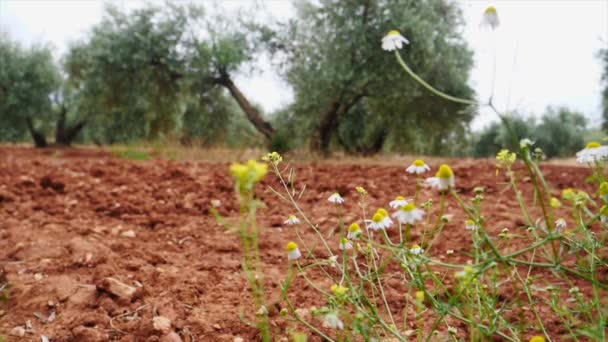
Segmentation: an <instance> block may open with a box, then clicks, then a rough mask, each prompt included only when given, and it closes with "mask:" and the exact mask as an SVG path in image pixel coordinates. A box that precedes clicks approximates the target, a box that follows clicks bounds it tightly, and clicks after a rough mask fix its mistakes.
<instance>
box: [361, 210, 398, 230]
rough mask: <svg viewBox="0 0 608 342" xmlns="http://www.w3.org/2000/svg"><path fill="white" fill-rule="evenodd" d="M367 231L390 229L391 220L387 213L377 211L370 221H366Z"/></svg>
mask: <svg viewBox="0 0 608 342" xmlns="http://www.w3.org/2000/svg"><path fill="white" fill-rule="evenodd" d="M366 223H367V226H368V228H369V229H373V230H382V229H386V228H388V227H390V226H391V225H392V224H393V220H391V218H390V217H389V216H388V212H386V210H384V209H378V210H377V211H376V213H375V214H374V216H372V219H371V220H366Z"/></svg>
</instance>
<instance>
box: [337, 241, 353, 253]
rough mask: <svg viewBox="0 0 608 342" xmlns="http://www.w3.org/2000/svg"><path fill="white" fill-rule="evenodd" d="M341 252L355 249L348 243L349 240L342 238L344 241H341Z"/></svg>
mask: <svg viewBox="0 0 608 342" xmlns="http://www.w3.org/2000/svg"><path fill="white" fill-rule="evenodd" d="M339 247H340V250H349V249H353V244H352V243H351V242H350V241H348V239H347V238H342V240H340V246H339Z"/></svg>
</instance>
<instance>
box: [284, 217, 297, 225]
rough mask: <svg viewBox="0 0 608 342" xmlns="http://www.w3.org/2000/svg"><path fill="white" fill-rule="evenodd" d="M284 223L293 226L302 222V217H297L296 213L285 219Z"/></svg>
mask: <svg viewBox="0 0 608 342" xmlns="http://www.w3.org/2000/svg"><path fill="white" fill-rule="evenodd" d="M283 223H284V224H287V225H290V226H292V225H294V224H298V223H300V219H299V218H297V217H296V215H289V217H288V218H287V220H285V222H283Z"/></svg>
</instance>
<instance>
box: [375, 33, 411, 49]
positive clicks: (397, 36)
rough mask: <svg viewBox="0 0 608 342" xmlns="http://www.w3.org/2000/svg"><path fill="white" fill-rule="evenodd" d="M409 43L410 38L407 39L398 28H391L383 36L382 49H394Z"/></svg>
mask: <svg viewBox="0 0 608 342" xmlns="http://www.w3.org/2000/svg"><path fill="white" fill-rule="evenodd" d="M404 43H405V44H409V43H410V42H409V40H407V39H406V38H405V37H404V36H402V35H401V33H399V31H397V30H390V31H388V33H387V34H386V36H384V38H382V50H384V51H394V50H396V49H401V48H402V47H403V44H404Z"/></svg>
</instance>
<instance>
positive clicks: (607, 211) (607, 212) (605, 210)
mask: <svg viewBox="0 0 608 342" xmlns="http://www.w3.org/2000/svg"><path fill="white" fill-rule="evenodd" d="M600 215H602V216H608V205H603V206H602V207H601V208H600Z"/></svg>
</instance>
